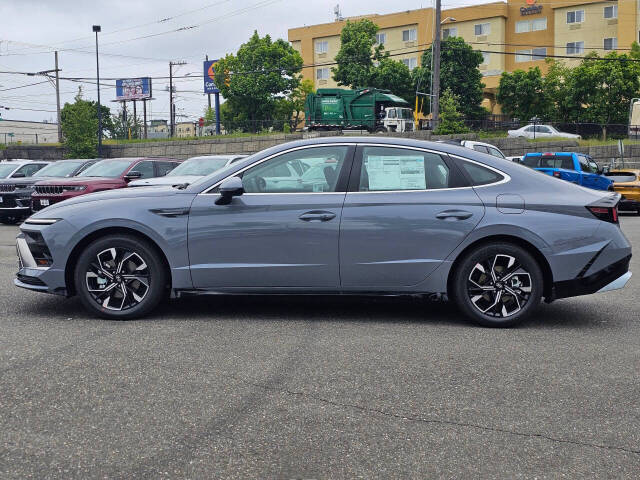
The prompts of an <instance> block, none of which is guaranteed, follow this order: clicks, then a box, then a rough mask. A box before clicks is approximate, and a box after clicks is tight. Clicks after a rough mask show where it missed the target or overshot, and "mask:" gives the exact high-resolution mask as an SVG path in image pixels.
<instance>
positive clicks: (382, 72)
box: [368, 52, 415, 102]
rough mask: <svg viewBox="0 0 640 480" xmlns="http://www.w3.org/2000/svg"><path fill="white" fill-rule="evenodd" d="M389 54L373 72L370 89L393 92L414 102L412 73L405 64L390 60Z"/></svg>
mask: <svg viewBox="0 0 640 480" xmlns="http://www.w3.org/2000/svg"><path fill="white" fill-rule="evenodd" d="M388 55H389V53H388V52H386V54H385V56H384V57H383V58H382V59H381V60H380V61H379V63H378V65H377V66H375V68H374V69H373V70H372V72H371V77H370V80H369V85H368V86H370V87H374V88H382V89H386V90H391V92H392V93H394V94H395V95H397V96H398V97H401V98H404V99H405V100H406V101H408V102H412V101H413V99H414V98H415V90H414V88H413V80H412V78H411V71H410V70H409V67H407V66H406V65H405V64H404V63H402V62H398V61H397V60H392V59H391V58H389V56H388Z"/></svg>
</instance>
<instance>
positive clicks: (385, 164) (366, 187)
mask: <svg viewBox="0 0 640 480" xmlns="http://www.w3.org/2000/svg"><path fill="white" fill-rule="evenodd" d="M450 182H451V172H450V171H449V167H448V166H447V164H446V163H445V162H444V160H443V159H442V157H441V156H440V155H437V154H435V153H430V152H423V151H420V150H405V149H402V148H390V147H363V149H362V168H361V169H360V184H359V188H358V190H359V191H360V192H384V191H399V190H407V191H410V190H431V189H439V188H449V187H450Z"/></svg>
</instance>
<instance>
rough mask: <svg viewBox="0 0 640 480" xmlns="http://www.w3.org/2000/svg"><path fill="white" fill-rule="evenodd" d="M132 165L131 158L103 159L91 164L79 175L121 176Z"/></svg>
mask: <svg viewBox="0 0 640 480" xmlns="http://www.w3.org/2000/svg"><path fill="white" fill-rule="evenodd" d="M130 165H131V160H102V161H101V162H98V163H96V164H95V165H92V166H90V167H89V168H87V169H86V170H85V171H84V172H82V173H81V174H80V175H78V176H79V177H109V178H117V177H120V176H121V175H122V174H123V173H124V172H125V171H126V170H127V168H129V166H130Z"/></svg>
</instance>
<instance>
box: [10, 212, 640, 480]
mask: <svg viewBox="0 0 640 480" xmlns="http://www.w3.org/2000/svg"><path fill="white" fill-rule="evenodd" d="M622 228H623V230H624V232H625V233H626V234H627V236H628V237H629V239H630V240H631V242H632V243H633V244H634V246H635V245H640V218H639V217H636V216H630V215H628V216H623V217H622ZM16 231H17V229H16V228H15V227H8V226H0V332H1V334H0V478H111V477H118V478H130V477H139V478H472V477H476V478H508V479H512V478H559V477H563V476H565V477H568V478H584V477H588V478H637V476H638V472H640V400H639V399H640V380H639V373H638V372H640V301H639V300H638V299H639V298H640V260H639V258H640V255H638V254H637V253H636V256H635V257H634V258H633V260H632V271H634V272H635V273H636V275H635V276H634V277H633V278H632V279H631V281H630V283H629V285H628V286H627V288H626V289H625V290H622V291H615V292H609V293H605V294H600V295H592V296H588V297H581V298H574V299H568V300H562V301H558V302H555V303H553V304H551V305H541V306H540V308H539V310H538V311H537V314H536V315H535V316H534V318H532V319H531V320H530V321H528V322H527V323H526V324H524V325H523V326H522V327H520V328H517V329H507V330H495V329H484V328H479V327H476V326H473V325H470V324H468V323H467V322H466V320H464V319H463V318H462V317H461V315H460V314H459V313H458V312H457V311H456V310H455V309H453V308H452V307H450V306H449V305H447V304H438V303H428V302H425V301H422V300H417V299H394V298H380V299H371V298H357V297H345V298H334V297H287V296H278V297H272V298H268V297H244V296H237V297H198V298H185V299H181V300H178V301H172V302H169V303H167V304H166V305H164V306H163V307H162V308H161V310H160V311H158V312H157V313H156V314H154V315H153V316H152V317H150V318H149V319H145V320H139V321H133V322H113V321H105V320H98V319H93V318H89V317H88V316H87V314H86V313H85V312H84V310H83V309H82V307H81V305H80V303H79V302H78V301H77V300H75V299H71V300H65V299H62V298H57V297H51V296H46V295H39V294H36V293H31V292H27V291H24V290H18V289H16V288H14V287H13V284H12V280H13V274H14V272H15V264H16V259H15V247H14V243H13V242H14V241H13V239H14V237H15V233H16Z"/></svg>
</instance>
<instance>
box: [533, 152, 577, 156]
mask: <svg viewBox="0 0 640 480" xmlns="http://www.w3.org/2000/svg"><path fill="white" fill-rule="evenodd" d="M574 153H575V154H576V155H586V156H588V155H587V154H586V153H576V152H544V153H543V152H529V153H526V154H525V155H524V156H525V157H540V156H542V155H555V156H558V157H570V156H571V155H573V154H574Z"/></svg>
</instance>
